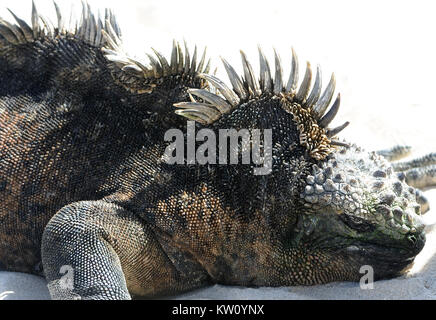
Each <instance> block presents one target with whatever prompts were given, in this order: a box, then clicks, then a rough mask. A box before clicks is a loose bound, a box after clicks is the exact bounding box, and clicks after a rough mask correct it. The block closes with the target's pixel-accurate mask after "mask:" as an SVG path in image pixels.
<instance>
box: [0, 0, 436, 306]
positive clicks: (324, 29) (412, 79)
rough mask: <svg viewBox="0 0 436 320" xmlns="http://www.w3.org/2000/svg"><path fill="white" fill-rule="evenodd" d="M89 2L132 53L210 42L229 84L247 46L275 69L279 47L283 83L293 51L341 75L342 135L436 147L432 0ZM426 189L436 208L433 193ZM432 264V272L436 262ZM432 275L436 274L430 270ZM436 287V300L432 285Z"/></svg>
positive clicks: (46, 8) (24, 6) (43, 6)
mask: <svg viewBox="0 0 436 320" xmlns="http://www.w3.org/2000/svg"><path fill="white" fill-rule="evenodd" d="M57 3H58V4H59V6H60V7H61V9H62V10H63V11H64V12H66V16H67V17H68V16H69V12H70V11H71V10H73V11H75V12H77V13H78V14H79V13H80V9H81V3H80V1H72V0H58V1H57ZM88 3H89V4H90V5H91V7H92V8H93V9H94V10H95V11H97V10H99V9H100V10H101V9H103V8H104V7H109V8H112V9H113V11H114V12H115V14H116V16H117V18H118V22H119V24H120V26H121V29H122V32H123V42H124V48H125V49H126V51H127V52H128V53H130V55H132V56H137V57H143V58H144V59H145V60H146V58H145V52H148V53H150V52H151V49H150V47H153V48H155V49H157V50H159V51H161V52H162V53H164V54H166V56H167V57H169V56H170V52H171V46H172V40H173V39H176V40H178V41H183V39H185V40H186V41H187V43H188V46H190V48H191V53H192V50H193V48H194V44H196V45H197V46H198V47H199V49H201V48H203V47H204V46H207V48H208V55H209V57H212V58H213V59H212V70H213V69H214V68H215V67H218V73H217V74H218V75H219V76H220V77H222V78H223V79H224V80H225V81H226V82H227V83H229V82H228V81H227V78H226V76H225V71H224V68H223V66H222V64H221V62H220V59H219V57H220V56H223V57H225V58H226V59H227V60H228V61H229V62H230V63H231V64H232V65H233V66H234V67H235V69H236V70H237V71H239V72H242V68H241V62H240V55H239V50H240V49H243V50H244V51H245V53H246V54H247V56H248V57H249V59H250V60H251V63H252V65H253V67H254V68H255V70H258V69H259V68H258V59H259V58H258V54H257V45H261V46H262V48H263V50H264V53H265V54H266V56H267V57H269V58H270V65H271V66H273V48H276V50H277V52H278V53H279V54H280V56H281V59H282V63H283V68H284V79H286V80H287V75H288V72H289V67H290V61H291V47H293V48H294V49H295V50H296V52H297V54H298V57H299V62H300V78H302V75H303V74H304V69H303V67H304V66H305V61H306V60H307V61H310V62H311V65H312V69H313V71H314V72H315V70H316V65H318V64H319V65H320V66H321V67H322V71H323V83H324V86H326V85H327V83H328V81H329V78H330V75H331V73H332V72H334V73H335V76H336V79H337V86H336V88H337V92H340V93H341V110H340V111H339V114H338V116H337V118H336V119H335V121H334V123H333V124H332V125H335V124H337V125H339V124H342V123H343V122H344V121H346V120H348V121H350V122H351V124H350V126H349V127H348V128H346V129H345V130H344V131H343V132H342V133H341V137H345V138H346V139H347V140H348V141H350V142H356V143H357V144H359V145H361V146H363V147H365V148H366V149H368V150H375V149H379V148H385V147H389V146H391V145H393V144H408V145H411V146H413V147H414V151H415V153H414V155H421V154H423V153H428V152H431V151H433V152H436V140H435V138H436V135H435V128H436V117H435V115H436V103H435V90H434V87H435V83H436V80H435V75H436V60H435V57H436V45H435V32H436V19H435V17H434V14H435V12H436V11H435V2H434V1H419V0H416V1H413V2H412V1H399V0H396V1H390V0H384V1H374V0H366V1H360V2H357V1H341V0H330V1H322V0H304V1H289V0H288V1H278V0H268V1H258V0H253V1H235V0H219V1H205V0H203V1H199V0H185V1H170V0H159V1H157V0H153V1H151V0H150V1H146V0H141V1H139V0H123V1H115V0H89V1H88ZM35 4H36V6H37V8H38V11H39V12H40V13H42V14H43V15H46V16H48V17H50V18H51V20H52V21H56V15H55V10H54V7H53V3H52V1H47V0H35ZM6 7H9V8H10V9H11V10H13V11H14V12H15V13H16V14H17V15H18V16H20V17H21V18H24V19H25V20H26V21H28V22H30V13H31V1H30V0H20V1H17V0H1V2H0V16H1V17H3V18H8V19H11V21H12V18H11V16H10V14H9V12H8V11H7V10H6V9H5V8H6ZM71 7H73V9H71ZM300 80H301V79H300ZM426 195H427V196H428V197H429V198H430V200H431V202H432V204H433V208H436V189H433V190H429V191H427V192H426ZM428 216H429V217H428V219H431V217H434V216H436V210H435V209H433V210H432V211H431V212H430V213H429V215H428ZM433 220H436V219H433ZM434 238H435V236H434V234H430V236H429V240H428V242H431V243H432V245H429V244H427V245H426V247H425V249H424V251H423V253H422V254H420V256H419V257H418V258H419V259H418V258H417V263H416V266H415V269H414V270H415V271H416V272H420V271H422V270H424V269H425V266H426V265H427V269H426V270H428V266H429V265H431V264H429V261H430V259H432V257H433V254H434V252H435V250H436V245H435V244H436V241H435V239H434ZM433 248H435V249H433ZM432 265H433V268H434V267H435V266H436V262H434V261H433V264H432ZM432 270H434V269H432ZM427 275H428V276H429V277H430V274H427ZM432 277H433V278H435V277H434V275H433V274H432ZM400 287H401V286H400ZM406 288H407V286H406ZM434 290H435V291H434V297H436V285H434ZM397 291H398V290H397ZM400 291H401V290H400ZM406 291H407V290H406ZM347 294H348V293H347ZM405 294H407V292H406V293H405ZM218 297H220V296H219V295H218ZM221 298H223V297H221Z"/></svg>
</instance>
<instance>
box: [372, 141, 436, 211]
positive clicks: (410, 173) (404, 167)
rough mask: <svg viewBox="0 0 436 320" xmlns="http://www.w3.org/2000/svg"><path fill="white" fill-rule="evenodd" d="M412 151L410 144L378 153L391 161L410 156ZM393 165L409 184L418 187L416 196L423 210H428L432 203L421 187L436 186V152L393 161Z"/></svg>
mask: <svg viewBox="0 0 436 320" xmlns="http://www.w3.org/2000/svg"><path fill="white" fill-rule="evenodd" d="M410 151H411V147H409V146H395V147H393V148H391V149H386V150H380V151H377V153H378V154H379V155H382V156H383V157H385V158H386V159H388V160H389V161H395V160H400V159H402V158H404V157H406V156H408V155H409V154H410ZM392 167H393V169H394V170H395V171H396V172H398V174H399V176H400V177H402V179H404V180H405V181H406V183H407V184H408V185H410V186H412V187H414V188H417V189H416V198H417V201H418V203H419V204H420V205H421V212H422V213H425V212H427V211H428V210H429V209H430V205H429V202H428V200H427V199H426V197H425V196H424V194H423V192H422V191H421V190H420V189H423V188H428V187H433V186H436V153H429V154H426V155H425V156H422V157H419V158H415V159H412V160H407V161H396V162H392ZM418 188H419V189H418Z"/></svg>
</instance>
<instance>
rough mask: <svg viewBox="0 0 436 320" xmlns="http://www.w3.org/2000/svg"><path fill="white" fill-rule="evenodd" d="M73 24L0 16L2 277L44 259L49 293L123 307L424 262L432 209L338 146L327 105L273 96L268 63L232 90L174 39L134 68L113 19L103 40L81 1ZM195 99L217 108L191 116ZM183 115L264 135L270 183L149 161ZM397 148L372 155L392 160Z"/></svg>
mask: <svg viewBox="0 0 436 320" xmlns="http://www.w3.org/2000/svg"><path fill="white" fill-rule="evenodd" d="M34 10H35V9H34ZM32 16H33V17H37V15H36V14H35V11H34V13H33V15H32ZM83 18H84V19H83V20H84V21H85V22H84V24H82V25H81V26H79V29H78V30H75V31H74V32H73V31H67V30H64V29H63V28H62V27H58V28H55V29H54V31H53V32H52V34H48V32H47V29H46V28H42V27H41V25H40V23H39V22H38V21H37V20H38V19H33V25H32V27H29V26H27V27H26V25H23V23H22V21H21V23H20V21H19V20H17V23H19V24H20V26H19V27H18V26H16V27H13V26H11V25H8V24H7V23H5V22H0V26H1V28H0V124H1V126H0V265H1V266H2V267H3V268H4V269H6V270H11V271H21V272H31V273H38V272H39V266H40V262H41V260H42V264H43V273H44V275H45V277H46V278H47V280H48V282H49V289H50V293H51V295H52V297H53V298H55V299H129V298H130V297H131V296H132V295H133V296H143V297H156V296H162V295H169V294H177V293H181V292H183V291H186V290H191V289H194V288H199V287H202V286H206V285H209V284H212V283H221V284H232V285H244V286H286V285H312V284H321V283H327V282H330V281H358V280H359V279H360V277H361V274H360V273H359V270H360V268H361V266H362V265H371V266H372V267H373V268H374V272H375V277H376V279H381V278H388V277H393V276H396V275H398V274H400V273H401V272H402V271H404V270H405V268H407V267H408V266H409V265H410V263H411V262H412V261H413V258H414V257H415V256H416V255H417V254H418V253H419V252H420V250H421V249H422V247H423V245H424V241H425V235H424V232H423V225H422V223H421V222H420V218H419V215H420V214H421V210H423V211H426V210H427V209H428V208H427V206H428V203H427V202H426V201H425V199H424V198H423V197H422V194H420V193H419V191H417V190H415V189H414V188H413V187H412V186H409V185H408V184H407V183H406V182H407V180H406V179H409V180H410V179H411V178H408V177H407V174H399V175H397V173H396V172H394V170H393V168H392V166H391V165H390V164H389V163H388V161H387V160H385V159H384V158H383V157H382V156H380V155H377V154H376V153H368V152H366V151H364V150H361V149H360V148H358V147H356V146H354V145H353V146H350V147H347V146H346V144H345V143H342V142H338V141H334V139H333V138H334V136H336V134H337V133H338V132H339V131H340V130H341V129H343V127H345V125H346V124H345V125H344V126H342V127H340V128H336V129H329V128H327V125H328V123H329V122H330V121H331V119H332V118H333V117H334V115H335V114H336V112H337V109H338V107H339V99H338V100H336V102H335V103H334V105H333V106H332V108H331V109H330V111H328V112H327V113H325V111H326V110H325V108H324V107H327V105H328V104H329V102H330V99H324V100H325V101H324V102H323V103H317V101H322V100H323V97H325V95H324V96H322V97H321V98H319V94H318V95H316V94H313V95H312V94H310V95H309V97H308V93H309V92H308V89H307V92H306V90H303V89H299V90H298V92H297V88H295V87H294V86H292V85H291V86H289V88H290V91H289V90H286V86H285V85H283V84H282V83H281V80H279V76H277V75H276V77H275V80H274V81H272V80H271V79H270V77H269V76H265V75H267V74H269V71H268V72H267V71H266V70H267V69H265V68H264V69H262V70H264V76H261V81H260V83H258V82H257V80H256V79H255V80H253V79H251V78H250V68H251V67H249V65H248V62H247V60H246V59H245V56H243V63H244V70H245V71H246V73H245V77H244V80H241V79H239V78H238V79H239V81H240V84H241V86H240V87H238V82H237V81H236V82H235V79H236V78H235V77H233V78H232V76H231V80H233V81H232V83H233V84H234V88H233V89H229V91H226V88H224V87H221V88H220V84H219V83H217V82H216V78H213V77H211V76H207V75H204V74H201V73H202V72H206V73H207V71H208V69H209V68H208V66H206V67H204V61H202V62H199V63H198V64H199V65H200V66H198V65H197V64H196V63H195V62H194V61H195V60H194V58H193V59H191V58H190V57H189V56H188V53H187V51H185V53H182V50H181V49H180V47H178V45H175V47H174V51H173V55H172V59H171V63H168V66H166V60H163V58H162V57H160V56H159V55H157V58H152V59H156V61H153V60H152V61H151V64H152V67H147V66H143V65H141V64H139V63H138V62H137V61H135V60H133V59H129V58H127V57H125V56H123V55H122V53H121V49H120V45H121V44H120V40H119V36H120V33H119V30H118V26H117V25H116V23H115V20H114V18H113V16H112V15H110V14H107V23H106V25H104V27H103V30H102V27H99V24H98V22H97V23H95V22H93V20H92V19H93V18H91V15H90V12H89V9H88V8H86V7H84V14H83ZM93 27H95V28H93ZM100 34H101V37H100V36H98V35H100ZM102 49H103V51H102ZM157 60H159V61H157ZM261 61H262V60H261ZM228 68H229V66H228V65H226V69H227V70H229V69H228ZM268 68H269V67H268ZM268 70H269V69H268ZM230 74H231V72H230ZM280 77H281V74H280ZM332 83H333V82H332ZM309 84H310V83H309ZM208 86H209V87H213V86H215V87H218V89H219V91H220V92H221V94H222V95H221V96H220V98H219V99H218V98H216V96H215V98H211V97H213V96H214V91H212V90H211V91H208V92H210V93H211V95H209V96H208V97H209V98H203V99H202V100H198V99H197V100H194V101H193V102H189V104H190V106H191V109H190V110H191V111H189V110H188V111H186V110H185V111H179V112H178V114H175V113H174V110H175V108H174V107H173V104H176V103H180V102H184V101H185V102H186V101H187V100H188V99H189V98H190V95H196V96H197V97H200V98H201V95H202V94H203V97H204V94H205V92H206V91H195V90H192V88H196V89H198V88H203V90H209V89H208ZM301 87H304V81H303V84H302V85H300V88H301ZM315 87H316V85H315ZM188 88H191V89H189V93H190V95H188ZM308 88H309V86H308ZM330 88H331V87H330ZM333 90H334V85H333ZM315 91H316V90H315V89H314V91H313V92H315ZM327 91H328V90H327ZM331 93H333V92H331ZM318 98H319V99H318ZM330 98H331V97H330ZM192 99H194V98H192ZM208 99H212V100H208ZM327 100H328V101H327ZM199 101H202V102H201V103H202V104H203V105H204V104H205V103H206V104H207V103H208V102H210V101H212V102H213V103H220V104H222V105H221V106H222V107H227V106H229V107H230V108H229V109H228V110H227V109H226V110H225V111H223V112H221V111H219V112H218V111H217V109H216V110H214V111H210V112H208V113H207V115H206V116H205V115H199V112H197V111H198V110H200V109H199V108H200V104H199V103H200V102H199ZM212 102H211V103H212ZM310 102H312V103H310ZM176 106H178V107H180V108H182V109H183V108H184V106H186V104H183V103H182V104H176ZM207 107H208V108H209V107H210V106H207ZM224 109H225V108H224ZM224 109H220V110H224ZM321 109H324V110H322V111H320V110H321ZM179 110H180V109H179ZM192 110H194V111H192ZM196 110H197V111H196ZM202 110H204V109H202ZM180 115H182V116H187V117H188V118H191V119H192V118H195V119H196V120H197V121H198V123H197V124H196V129H197V131H198V130H199V129H200V128H209V129H210V130H212V131H213V132H215V134H216V135H217V136H218V131H219V130H220V129H227V128H234V129H236V130H240V129H249V130H252V129H272V133H273V135H272V146H273V148H272V172H271V174H268V175H253V170H252V169H253V166H251V165H246V164H231V165H230V164H229V165H213V164H208V165H200V164H191V165H170V164H167V163H166V162H164V161H162V156H163V155H164V153H165V149H166V147H167V146H168V144H169V142H166V141H164V135H165V132H167V130H169V129H181V130H182V131H183V132H186V130H187V122H186V120H185V119H184V118H183V117H181V116H180ZM197 144H198V143H197ZM400 149H401V148H400ZM405 149H407V148H405ZM398 150H399V149H398V148H397V149H395V150H394V151H392V152H391V153H390V152H389V151H383V152H381V154H383V155H384V156H386V157H390V158H394V156H393V155H392V154H395V158H396V159H397V158H398V153H399V151H398ZM400 151H401V150H400ZM400 153H401V152H400ZM430 158H431V157H430ZM430 158H429V159H430ZM430 162H431V161H430ZM421 165H423V163H422V161H421V162H420V161H418V162H415V163H414V166H415V167H420V166H421ZM425 165H431V163H429V162H425ZM408 168H409V167H408ZM430 168H431V167H430ZM428 169H429V167H427V169H423V170H421V169H418V170H421V171H420V172H421V174H422V175H423V179H424V182H422V181H423V179H418V180H419V183H421V184H424V185H425V186H427V185H432V184H434V176H433V173H431V170H428ZM426 170H427V171H426ZM423 172H424V173H423ZM425 172H427V174H426V173H425ZM409 183H411V185H416V184H417V183H415V180H413V179H412V180H410V181H409ZM65 266H66V267H67V269H68V268H71V272H72V274H70V276H71V275H72V276H73V277H72V278H70V279H72V280H73V281H72V283H71V286H70V285H66V282H65V277H63V273H64V272H63V271H62V270H65Z"/></svg>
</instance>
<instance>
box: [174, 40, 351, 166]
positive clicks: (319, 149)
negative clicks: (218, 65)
mask: <svg viewBox="0 0 436 320" xmlns="http://www.w3.org/2000/svg"><path fill="white" fill-rule="evenodd" d="M241 57H242V66H243V70H244V76H242V77H240V76H239V75H238V74H237V73H236V71H235V70H234V68H233V67H232V66H231V65H230V64H229V63H228V62H227V61H226V60H225V59H222V61H223V64H224V67H225V69H226V71H227V74H228V77H229V80H230V83H231V84H232V88H229V87H228V86H227V85H226V84H225V83H224V82H223V81H221V80H220V79H218V78H217V77H215V76H212V75H208V74H199V75H198V76H199V77H201V78H203V79H205V80H206V81H207V82H208V83H209V84H210V85H211V86H212V88H211V89H209V90H205V89H189V90H188V92H189V93H190V97H191V101H190V102H180V103H176V104H175V105H174V106H175V107H177V110H176V111H175V112H176V114H179V115H181V116H184V117H186V118H189V119H193V120H196V121H198V122H200V123H202V124H211V123H213V122H215V121H217V120H218V119H219V118H220V117H221V116H222V115H224V114H226V113H229V112H231V111H232V110H234V109H235V108H237V107H239V106H240V105H242V104H243V103H245V102H247V101H249V100H251V99H257V98H259V97H260V96H270V97H271V98H272V99H280V101H281V106H282V108H283V109H284V110H286V111H288V112H289V113H290V114H292V116H293V119H294V121H295V123H296V125H297V128H298V130H299V132H300V144H301V145H303V146H305V147H306V148H307V149H308V151H309V153H310V155H311V156H312V157H313V158H314V159H317V160H322V159H324V158H325V157H326V156H327V155H328V154H329V153H330V152H332V151H333V150H334V146H346V145H345V144H344V143H342V142H339V141H335V140H332V138H333V137H334V136H336V135H337V134H338V133H339V132H340V131H342V130H343V129H344V128H345V127H346V126H347V125H348V124H349V122H345V123H344V124H342V125H341V126H338V127H336V128H332V129H331V128H328V125H329V124H330V123H331V121H332V120H333V118H334V117H335V116H336V114H337V112H338V110H339V105H340V95H339V94H338V96H337V98H336V100H335V102H334V103H333V105H332V106H331V108H330V109H329V110H328V111H327V108H328V106H329V104H330V102H331V100H332V97H333V93H334V91H335V85H336V80H335V76H334V74H332V76H331V78H330V82H329V83H328V85H327V88H326V89H325V90H324V92H323V93H322V94H321V87H322V84H321V69H320V67H319V66H318V67H317V71H316V76H315V83H314V85H313V87H312V90H310V87H311V81H312V70H311V66H310V63H309V62H307V66H306V72H305V75H304V78H303V80H302V82H301V83H300V85H299V86H298V59H297V55H296V54H295V52H294V50H293V49H292V63H291V67H292V68H291V72H290V75H289V78H288V82H287V84H286V85H284V83H283V80H282V73H283V72H282V64H281V62H280V57H279V55H278V54H277V52H275V51H274V57H275V77H274V79H272V77H271V70H270V67H269V62H268V60H267V59H266V58H265V56H264V54H263V52H262V50H261V48H260V47H259V61H260V76H259V80H257V79H256V77H255V75H254V72H253V68H252V67H251V64H250V62H249V61H248V59H247V57H246V55H245V53H244V52H243V51H241ZM212 90H213V91H212ZM195 97H198V98H200V99H201V100H202V102H199V101H197V100H196V99H195ZM326 111H327V112H326Z"/></svg>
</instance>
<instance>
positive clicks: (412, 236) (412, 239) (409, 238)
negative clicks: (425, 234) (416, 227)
mask: <svg viewBox="0 0 436 320" xmlns="http://www.w3.org/2000/svg"><path fill="white" fill-rule="evenodd" d="M407 240H408V241H409V242H410V243H411V244H412V245H415V244H416V242H417V241H418V239H416V237H415V236H414V235H410V236H408V237H407Z"/></svg>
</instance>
